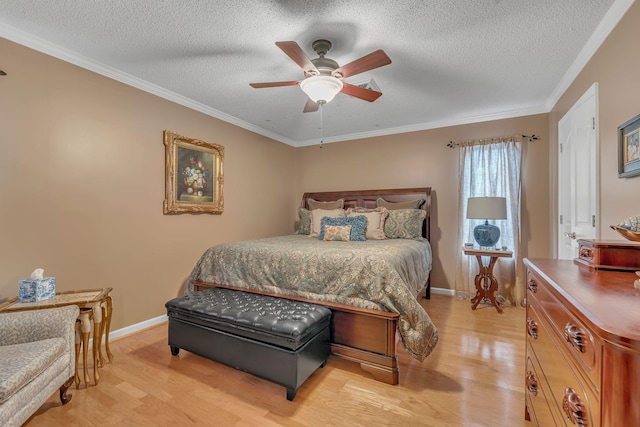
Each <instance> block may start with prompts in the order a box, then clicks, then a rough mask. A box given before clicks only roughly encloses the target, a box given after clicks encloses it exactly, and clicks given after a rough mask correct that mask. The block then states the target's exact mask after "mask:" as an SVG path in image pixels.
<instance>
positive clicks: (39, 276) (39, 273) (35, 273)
mask: <svg viewBox="0 0 640 427" xmlns="http://www.w3.org/2000/svg"><path fill="white" fill-rule="evenodd" d="M43 275H44V270H43V269H41V268H36V269H35V270H33V273H31V278H32V279H34V280H40V279H42V278H43V277H44V276H43Z"/></svg>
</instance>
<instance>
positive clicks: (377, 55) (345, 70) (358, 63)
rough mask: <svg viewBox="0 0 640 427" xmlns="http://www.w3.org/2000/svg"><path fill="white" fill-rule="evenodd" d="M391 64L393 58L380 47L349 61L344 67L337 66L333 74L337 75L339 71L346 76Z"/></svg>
mask: <svg viewBox="0 0 640 427" xmlns="http://www.w3.org/2000/svg"><path fill="white" fill-rule="evenodd" d="M389 64H391V58H389V57H388V56H387V54H386V53H384V50H382V49H378V50H376V51H375V52H371V53H370V54H368V55H365V56H363V57H362V58H359V59H356V60H355V61H353V62H350V63H348V64H347V65H343V66H342V67H339V68H337V69H336V70H335V71H334V72H333V73H331V74H332V75H336V74H338V73H339V74H341V75H342V77H345V78H346V77H349V76H355V75H356V74H360V73H364V72H365V71H369V70H373V69H374V68H378V67H382V66H384V65H389Z"/></svg>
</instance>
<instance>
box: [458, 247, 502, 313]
mask: <svg viewBox="0 0 640 427" xmlns="http://www.w3.org/2000/svg"><path fill="white" fill-rule="evenodd" d="M462 250H463V251H464V254H465V255H471V256H475V257H476V259H477V260H478V267H479V272H478V274H477V275H476V279H475V285H476V296H475V297H473V298H472V299H471V302H472V304H473V305H472V306H471V309H472V310H475V309H476V307H478V304H479V303H480V301H484V300H489V302H490V303H491V304H493V306H494V307H495V308H496V310H498V313H502V307H500V304H499V303H498V301H496V297H495V292H496V291H497V290H498V280H496V278H495V277H494V276H493V267H494V266H495V264H496V261H498V258H502V257H506V258H511V257H512V256H513V252H511V251H497V250H488V249H474V248H467V247H463V248H462ZM483 256H486V257H489V258H490V259H489V264H487V265H484V263H483V262H482V257H483Z"/></svg>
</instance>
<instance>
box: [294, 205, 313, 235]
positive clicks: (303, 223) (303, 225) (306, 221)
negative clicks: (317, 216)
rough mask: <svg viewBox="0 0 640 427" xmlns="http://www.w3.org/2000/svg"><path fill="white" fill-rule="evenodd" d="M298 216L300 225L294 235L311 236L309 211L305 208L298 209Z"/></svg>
mask: <svg viewBox="0 0 640 427" xmlns="http://www.w3.org/2000/svg"><path fill="white" fill-rule="evenodd" d="M298 216H299V217H300V225H299V226H298V230H297V231H296V234H305V235H307V236H308V235H309V234H311V211H310V210H309V209H305V208H298Z"/></svg>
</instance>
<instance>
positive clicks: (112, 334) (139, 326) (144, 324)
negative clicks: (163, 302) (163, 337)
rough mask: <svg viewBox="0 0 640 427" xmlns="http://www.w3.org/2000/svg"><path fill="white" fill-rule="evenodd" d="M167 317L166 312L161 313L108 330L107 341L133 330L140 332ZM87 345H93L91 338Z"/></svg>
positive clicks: (158, 323) (165, 319) (128, 333)
mask: <svg viewBox="0 0 640 427" xmlns="http://www.w3.org/2000/svg"><path fill="white" fill-rule="evenodd" d="M167 319H168V317H167V315H166V314H163V315H161V316H158V317H154V318H153V319H149V320H144V321H142V322H140V323H136V324H134V325H131V326H125V327H124V328H120V329H117V330H115V331H110V332H109V341H111V340H113V339H116V338H120V337H123V336H125V335H130V334H133V333H134V332H140V331H141V330H143V329H147V328H150V327H152V326H156V325H160V324H161V323H164V322H166V321H167ZM89 347H93V338H91V339H90V340H89Z"/></svg>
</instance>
